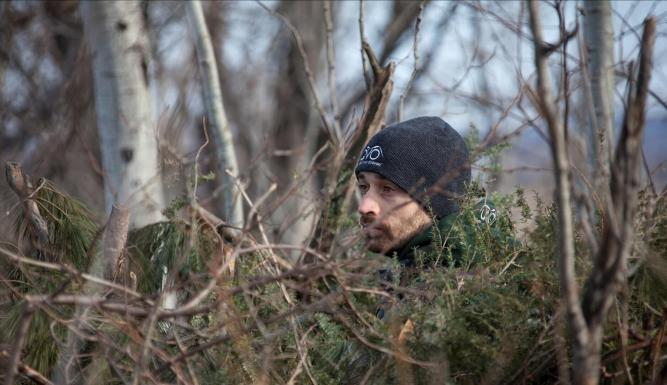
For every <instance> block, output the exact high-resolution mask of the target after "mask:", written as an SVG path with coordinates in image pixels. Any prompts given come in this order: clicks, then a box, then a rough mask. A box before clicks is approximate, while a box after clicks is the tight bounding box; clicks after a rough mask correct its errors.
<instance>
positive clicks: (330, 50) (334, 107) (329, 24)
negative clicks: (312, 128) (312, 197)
mask: <svg viewBox="0 0 667 385" xmlns="http://www.w3.org/2000/svg"><path fill="white" fill-rule="evenodd" d="M323 6H324V25H325V27H326V35H327V38H326V46H327V66H328V69H329V71H328V72H329V76H328V80H329V94H330V95H329V99H330V100H331V111H332V112H333V117H334V119H333V123H334V131H335V132H336V137H338V138H342V137H343V136H342V133H341V129H340V111H339V110H338V93H337V92H336V51H335V47H334V40H333V35H334V28H333V18H332V17H331V1H330V0H325V1H324V3H323ZM341 142H342V141H341Z"/></svg>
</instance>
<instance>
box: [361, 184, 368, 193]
mask: <svg viewBox="0 0 667 385" xmlns="http://www.w3.org/2000/svg"><path fill="white" fill-rule="evenodd" d="M366 191H368V186H366V185H364V184H360V185H359V192H360V193H361V195H364V194H366Z"/></svg>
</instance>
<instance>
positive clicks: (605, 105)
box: [583, 0, 614, 189]
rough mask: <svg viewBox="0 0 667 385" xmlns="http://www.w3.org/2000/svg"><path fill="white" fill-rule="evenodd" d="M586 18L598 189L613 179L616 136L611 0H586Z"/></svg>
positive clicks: (585, 32)
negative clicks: (610, 169)
mask: <svg viewBox="0 0 667 385" xmlns="http://www.w3.org/2000/svg"><path fill="white" fill-rule="evenodd" d="M583 5H584V10H585V11H586V18H585V19H584V20H585V22H584V36H585V40H586V48H587V52H588V58H589V61H588V73H589V76H590V84H591V94H592V99H593V106H592V107H593V111H592V114H591V130H592V134H593V135H592V137H593V141H592V143H590V146H591V148H590V150H591V151H592V153H593V154H594V156H595V162H594V163H593V164H591V166H592V167H593V170H594V171H593V174H594V178H595V187H596V188H597V189H600V188H603V187H606V185H608V183H609V173H610V171H609V165H610V164H611V159H612V156H613V147H614V146H613V144H612V143H613V140H614V108H613V97H614V47H613V27H612V23H611V4H610V2H609V1H607V0H604V1H584V2H583Z"/></svg>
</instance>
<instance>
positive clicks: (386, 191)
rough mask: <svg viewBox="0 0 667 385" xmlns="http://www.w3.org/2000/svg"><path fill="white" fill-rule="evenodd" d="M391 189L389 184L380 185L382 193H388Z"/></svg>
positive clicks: (392, 189) (392, 188)
mask: <svg viewBox="0 0 667 385" xmlns="http://www.w3.org/2000/svg"><path fill="white" fill-rule="evenodd" d="M392 191H394V187H392V186H389V185H384V186H382V192H383V193H390V192H392Z"/></svg>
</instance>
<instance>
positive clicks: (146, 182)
mask: <svg viewBox="0 0 667 385" xmlns="http://www.w3.org/2000/svg"><path fill="white" fill-rule="evenodd" d="M80 10H81V17H82V19H83V24H84V33H85V35H86V38H87V42H88V45H89V47H90V51H91V54H92V56H93V76H94V87H95V107H96V108H95V110H96V113H97V128H98V131H99V135H100V148H101V153H102V165H103V167H104V172H105V175H104V182H105V183H104V184H105V203H106V208H107V213H110V212H111V207H112V205H114V204H116V203H118V204H121V205H124V206H127V207H128V208H129V209H130V212H131V213H132V215H131V218H130V227H131V228H138V227H143V226H145V225H148V224H151V223H155V222H157V221H160V220H162V218H163V216H162V213H161V211H162V209H163V208H164V197H163V191H162V181H161V179H160V172H159V166H158V164H159V163H158V142H157V130H156V125H155V119H154V117H153V113H152V110H151V102H150V96H149V92H148V76H147V73H146V71H147V56H148V55H147V52H148V51H147V50H146V49H145V48H146V44H145V43H146V42H145V41H144V38H143V37H144V36H145V35H146V34H145V31H144V28H143V25H142V18H141V8H140V7H139V2H137V1H124V2H112V1H105V2H88V1H83V2H81V6H80Z"/></svg>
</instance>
